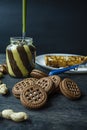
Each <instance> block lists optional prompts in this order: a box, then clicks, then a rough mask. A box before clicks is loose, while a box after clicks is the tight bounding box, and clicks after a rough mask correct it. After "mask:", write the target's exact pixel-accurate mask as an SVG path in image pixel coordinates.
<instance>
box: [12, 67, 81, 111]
mask: <svg viewBox="0 0 87 130" xmlns="http://www.w3.org/2000/svg"><path fill="white" fill-rule="evenodd" d="M30 75H31V77H30V78H25V79H24V80H22V81H20V82H18V83H16V84H15V85H14V86H13V88H12V93H13V95H14V96H15V97H16V98H18V99H20V101H21V104H22V105H23V106H25V107H27V108H30V109H38V108H41V107H43V106H44V105H45V104H46V102H47V100H48V99H49V97H50V95H53V94H55V93H60V92H61V93H62V94H63V95H64V96H65V97H67V98H69V99H71V100H75V99H78V98H80V97H81V91H80V89H79V87H78V86H77V84H76V83H75V82H74V81H73V80H71V79H69V78H64V79H63V80H62V79H61V78H60V77H59V76H58V75H53V76H48V75H47V74H46V73H44V72H42V71H40V70H37V69H34V70H32V72H31V73H30Z"/></svg>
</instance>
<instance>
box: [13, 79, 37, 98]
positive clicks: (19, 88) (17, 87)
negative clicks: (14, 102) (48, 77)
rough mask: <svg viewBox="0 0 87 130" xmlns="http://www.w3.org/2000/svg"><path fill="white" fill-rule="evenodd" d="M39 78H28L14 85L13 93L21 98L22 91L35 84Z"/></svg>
mask: <svg viewBox="0 0 87 130" xmlns="http://www.w3.org/2000/svg"><path fill="white" fill-rule="evenodd" d="M37 80H38V79H36V78H26V79H24V80H22V81H20V82H18V83H16V84H15V85H14V87H13V88H12V93H13V95H14V96H15V97H17V98H20V93H21V92H22V91H23V89H24V88H26V87H29V86H30V85H33V84H35V82H36V81H37Z"/></svg>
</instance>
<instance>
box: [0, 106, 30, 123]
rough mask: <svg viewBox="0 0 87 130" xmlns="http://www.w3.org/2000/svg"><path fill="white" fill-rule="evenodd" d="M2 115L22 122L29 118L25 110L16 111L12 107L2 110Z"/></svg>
mask: <svg viewBox="0 0 87 130" xmlns="http://www.w3.org/2000/svg"><path fill="white" fill-rule="evenodd" d="M1 115H2V117H3V118H5V119H11V120H13V121H15V122H20V121H24V120H27V119H28V115H27V114H26V113H25V112H14V111H13V110H12V109H5V110H3V111H2V112H1Z"/></svg>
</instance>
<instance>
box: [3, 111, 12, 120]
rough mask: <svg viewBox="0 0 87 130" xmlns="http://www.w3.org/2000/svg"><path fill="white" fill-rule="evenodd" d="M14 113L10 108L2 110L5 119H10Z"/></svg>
mask: <svg viewBox="0 0 87 130" xmlns="http://www.w3.org/2000/svg"><path fill="white" fill-rule="evenodd" d="M12 113H14V112H13V110H12V109H5V110H3V111H2V117H4V118H6V119H11V117H10V116H11V114H12Z"/></svg>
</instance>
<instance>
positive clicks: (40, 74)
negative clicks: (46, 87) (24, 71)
mask: <svg viewBox="0 0 87 130" xmlns="http://www.w3.org/2000/svg"><path fill="white" fill-rule="evenodd" d="M30 75H31V76H32V77H34V78H38V79H40V78H43V77H47V76H48V75H47V74H46V73H44V72H43V71H41V70H37V69H33V70H32V71H31V73H30Z"/></svg>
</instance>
